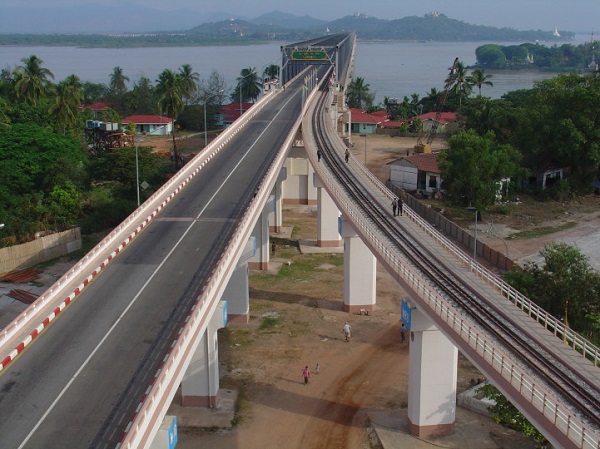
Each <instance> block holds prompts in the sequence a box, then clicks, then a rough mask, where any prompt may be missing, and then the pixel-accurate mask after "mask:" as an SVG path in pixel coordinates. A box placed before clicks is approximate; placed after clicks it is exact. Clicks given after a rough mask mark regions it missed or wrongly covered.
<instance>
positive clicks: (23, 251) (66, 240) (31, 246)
mask: <svg viewBox="0 0 600 449" xmlns="http://www.w3.org/2000/svg"><path fill="white" fill-rule="evenodd" d="M78 249H81V230H80V228H73V229H69V230H68V231H64V232H57V233H55V234H50V235H45V236H43V237H40V238H38V239H36V240H34V241H32V242H27V243H23V244H22V245H14V246H9V247H7V248H0V273H7V272H9V271H13V270H17V269H22V268H29V267H31V266H33V265H36V264H38V263H42V262H46V261H47V260H51V259H56V258H57V257H61V256H64V255H66V254H69V253H70V252H73V251H77V250H78Z"/></svg>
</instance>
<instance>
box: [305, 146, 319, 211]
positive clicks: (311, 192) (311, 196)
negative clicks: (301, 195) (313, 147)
mask: <svg viewBox="0 0 600 449" xmlns="http://www.w3.org/2000/svg"><path fill="white" fill-rule="evenodd" d="M304 154H306V153H304ZM306 164H307V165H308V178H307V181H308V186H307V190H308V192H307V193H308V195H307V196H308V203H307V204H308V205H312V206H314V205H315V204H317V189H315V188H314V187H313V186H311V185H310V180H311V179H313V178H314V177H315V169H314V168H313V166H312V165H311V164H310V162H308V159H306ZM311 187H313V188H311Z"/></svg>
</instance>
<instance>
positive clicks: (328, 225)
mask: <svg viewBox="0 0 600 449" xmlns="http://www.w3.org/2000/svg"><path fill="white" fill-rule="evenodd" d="M313 184H314V186H315V187H316V188H317V246H320V247H328V248H333V247H339V246H342V244H343V241H342V238H341V236H340V229H339V219H340V211H339V210H338V208H337V206H336V205H335V203H334V202H333V200H332V199H331V196H330V195H329V193H327V190H325V188H324V187H323V185H322V184H321V181H320V180H319V178H318V177H317V176H316V175H314V176H313Z"/></svg>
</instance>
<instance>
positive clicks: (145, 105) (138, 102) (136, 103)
mask: <svg viewBox="0 0 600 449" xmlns="http://www.w3.org/2000/svg"><path fill="white" fill-rule="evenodd" d="M126 98H127V101H126V102H125V109H126V111H127V115H130V114H157V113H158V107H157V99H156V94H155V89H154V86H153V85H152V81H150V79H148V78H147V77H145V76H142V77H141V78H140V79H139V81H138V82H136V83H134V84H133V88H132V89H131V91H130V92H128V93H127V95H126Z"/></svg>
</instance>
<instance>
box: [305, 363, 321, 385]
mask: <svg viewBox="0 0 600 449" xmlns="http://www.w3.org/2000/svg"><path fill="white" fill-rule="evenodd" d="M320 372H321V367H320V366H319V364H318V363H317V365H316V366H315V374H319V373H320ZM309 378H310V369H309V368H308V365H306V366H305V367H304V369H303V370H302V379H303V380H304V385H306V384H307V383H308V379H309Z"/></svg>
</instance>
